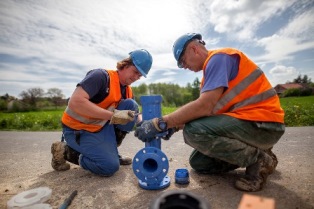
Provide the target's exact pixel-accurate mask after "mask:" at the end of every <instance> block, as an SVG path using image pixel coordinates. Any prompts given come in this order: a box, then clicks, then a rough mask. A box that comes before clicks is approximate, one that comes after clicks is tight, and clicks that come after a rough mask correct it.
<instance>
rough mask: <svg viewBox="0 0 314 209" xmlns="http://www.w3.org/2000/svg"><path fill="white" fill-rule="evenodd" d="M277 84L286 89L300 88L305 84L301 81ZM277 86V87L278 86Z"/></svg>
mask: <svg viewBox="0 0 314 209" xmlns="http://www.w3.org/2000/svg"><path fill="white" fill-rule="evenodd" d="M277 86H280V87H282V88H284V89H298V88H303V86H302V85H301V84H299V83H286V84H278V85H277ZM277 86H276V87H277Z"/></svg>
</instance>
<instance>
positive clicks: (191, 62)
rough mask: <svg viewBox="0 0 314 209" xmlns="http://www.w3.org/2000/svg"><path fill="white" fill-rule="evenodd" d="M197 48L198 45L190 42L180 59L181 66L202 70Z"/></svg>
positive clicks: (194, 70)
mask: <svg viewBox="0 0 314 209" xmlns="http://www.w3.org/2000/svg"><path fill="white" fill-rule="evenodd" d="M196 50H197V49H196V46H194V45H192V44H188V45H187V47H186V48H185V50H184V52H183V55H182V56H181V58H180V60H179V67H181V68H184V69H189V70H191V71H193V72H198V71H200V70H202V68H200V67H199V66H198V63H199V62H198V60H197V59H196V58H197V56H196V55H197V53H196Z"/></svg>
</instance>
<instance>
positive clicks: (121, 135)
mask: <svg viewBox="0 0 314 209" xmlns="http://www.w3.org/2000/svg"><path fill="white" fill-rule="evenodd" d="M114 132H115V134H116V141H117V147H119V146H120V145H121V144H122V141H123V139H124V138H125V136H126V134H127V133H128V132H127V131H121V130H120V129H118V128H116V127H115V128H114Z"/></svg>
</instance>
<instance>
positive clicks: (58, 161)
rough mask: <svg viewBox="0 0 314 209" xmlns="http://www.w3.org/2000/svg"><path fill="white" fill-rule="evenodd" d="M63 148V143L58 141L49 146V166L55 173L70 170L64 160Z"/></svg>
mask: <svg viewBox="0 0 314 209" xmlns="http://www.w3.org/2000/svg"><path fill="white" fill-rule="evenodd" d="M65 146H66V145H65V143H64V142H60V141H58V142H54V143H52V145H51V154H52V160H51V166H52V168H53V169H55V170H56V171H66V170H69V169H70V164H69V163H67V162H66V160H65V158H64V153H65Z"/></svg>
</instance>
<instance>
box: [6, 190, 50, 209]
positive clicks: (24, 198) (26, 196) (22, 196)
mask: <svg viewBox="0 0 314 209" xmlns="http://www.w3.org/2000/svg"><path fill="white" fill-rule="evenodd" d="M51 193H52V190H51V189H49V188H48V187H39V188H36V189H31V190H27V191H24V192H21V193H19V194H17V195H15V196H13V197H12V198H11V199H10V200H9V201H8V202H7V207H8V209H18V208H21V207H27V206H31V205H34V204H37V203H43V202H45V201H47V200H48V199H49V198H50V197H51Z"/></svg>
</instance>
